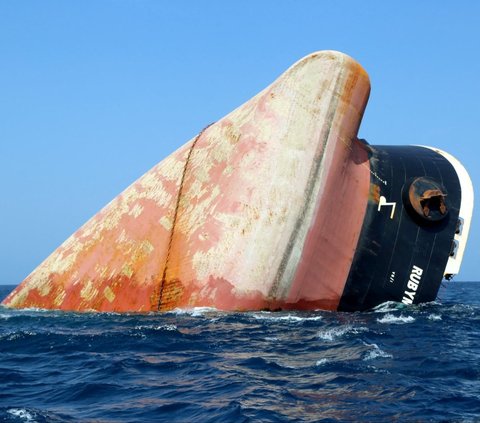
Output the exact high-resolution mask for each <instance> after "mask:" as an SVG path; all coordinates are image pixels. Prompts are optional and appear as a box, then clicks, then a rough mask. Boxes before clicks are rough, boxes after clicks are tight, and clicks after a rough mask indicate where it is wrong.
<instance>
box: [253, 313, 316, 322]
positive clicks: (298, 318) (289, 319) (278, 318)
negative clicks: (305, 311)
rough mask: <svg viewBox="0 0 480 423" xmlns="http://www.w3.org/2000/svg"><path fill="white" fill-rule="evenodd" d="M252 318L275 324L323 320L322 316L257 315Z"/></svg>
mask: <svg viewBox="0 0 480 423" xmlns="http://www.w3.org/2000/svg"><path fill="white" fill-rule="evenodd" d="M252 317H253V318H255V319H257V320H272V321H275V322H282V321H286V322H306V321H317V320H321V319H322V316H310V317H301V316H295V315H293V314H287V315H283V316H278V315H275V314H274V313H255V314H253V315H252Z"/></svg>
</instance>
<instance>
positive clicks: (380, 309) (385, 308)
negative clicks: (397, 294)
mask: <svg viewBox="0 0 480 423" xmlns="http://www.w3.org/2000/svg"><path fill="white" fill-rule="evenodd" d="M404 308H405V304H403V303H398V302H396V301H386V302H384V303H382V304H379V305H378V306H376V307H374V308H373V309H372V311H373V312H374V313H388V312H390V311H397V310H402V309H404Z"/></svg>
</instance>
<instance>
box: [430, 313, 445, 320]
mask: <svg viewBox="0 0 480 423" xmlns="http://www.w3.org/2000/svg"><path fill="white" fill-rule="evenodd" d="M427 319H428V320H433V321H436V320H442V316H440V314H433V313H432V314H429V315H428V316H427Z"/></svg>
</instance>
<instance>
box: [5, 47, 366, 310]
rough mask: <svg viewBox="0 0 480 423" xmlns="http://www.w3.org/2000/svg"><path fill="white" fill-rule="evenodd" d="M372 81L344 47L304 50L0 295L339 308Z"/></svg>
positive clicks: (130, 303)
mask: <svg viewBox="0 0 480 423" xmlns="http://www.w3.org/2000/svg"><path fill="white" fill-rule="evenodd" d="M369 91H370V84H369V79H368V75H367V74H366V72H365V71H364V69H363V68H362V67H361V66H360V65H359V64H358V63H357V62H355V61H354V60H353V59H351V58H350V57H348V56H346V55H344V54H342V53H338V52H333V51H322V52H317V53H314V54H311V55H309V56H307V57H305V58H303V59H302V60H300V61H299V62H297V63H296V64H294V65H293V66H292V67H291V68H290V69H288V70H287V71H286V72H285V73H284V74H283V75H281V76H280V77H279V78H278V79H277V80H276V81H275V82H274V83H273V84H272V85H270V86H269V87H267V88H266V89H265V90H263V91H262V92H260V93H259V94H258V95H256V96H255V97H253V98H252V99H251V100H249V101H248V102H246V103H245V104H244V105H242V106H241V107H239V108H238V109H236V110H234V111H233V112H231V113H230V114H228V115H227V116H225V117H224V118H222V119H221V120H219V121H218V122H216V123H215V124H213V125H211V126H209V127H208V128H206V129H205V130H204V131H203V132H202V133H201V134H200V135H199V136H197V137H195V138H194V139H192V140H191V141H190V142H188V143H186V144H185V145H184V146H183V147H181V148H180V149H178V150H177V151H176V152H174V153H172V154H171V155H170V156H168V157H167V158H165V159H164V160H163V161H161V162H160V163H159V164H157V165H156V166H155V167H154V168H153V169H151V170H150V171H148V172H147V173H146V174H145V175H143V176H142V177H141V178H139V179H138V180H137V181H136V182H135V183H134V184H132V185H131V186H130V187H128V188H127V189H126V190H125V191H124V192H123V193H121V194H120V195H119V196H118V197H116V198H115V199H114V200H113V201H112V202H111V203H109V204H108V205H107V206H106V207H105V208H103V209H102V210H101V211H100V212H99V213H97V214H96V215H95V216H94V217H93V218H92V219H90V220H89V221H88V222H87V223H85V224H84V225H83V226H82V227H81V228H80V229H79V230H78V231H77V232H75V233H74V234H73V235H72V236H71V237H70V238H68V239H67V240H66V241H65V242H64V243H63V244H62V245H61V246H60V247H58V248H57V249H56V250H55V251H54V252H53V253H52V254H51V255H50V256H49V257H48V258H47V259H46V260H45V261H44V262H43V263H41V264H40V265H39V266H38V268H36V269H35V270H34V271H33V272H32V273H31V274H30V275H29V276H28V277H27V278H26V279H25V280H24V281H23V282H22V283H21V284H20V285H19V286H18V287H17V288H16V289H15V290H14V291H13V292H12V293H11V294H10V295H9V296H8V297H7V298H6V299H5V301H4V302H3V304H4V305H6V306H8V307H17V308H25V307H39V308H46V309H61V310H76V311H89V310H97V311H117V312H127V311H130V312H150V311H164V310H170V309H173V308H177V307H183V308H189V307H196V306H211V307H216V308H218V309H223V310H252V309H278V308H295V309H318V308H322V309H331V310H334V309H337V307H338V304H339V301H340V297H341V295H342V292H343V290H344V287H345V281H346V279H347V276H348V272H349V269H350V266H351V263H352V260H353V256H354V253H355V249H356V246H357V243H358V238H359V235H360V231H361V228H362V222H363V220H364V216H365V211H366V207H367V201H368V198H369V194H370V165H369V161H368V151H367V149H366V148H365V147H364V145H363V144H362V143H360V142H358V141H357V140H356V138H357V131H358V128H359V125H360V121H361V118H362V115H363V112H364V109H365V106H366V103H367V99H368V96H369ZM339 198H340V199H341V198H348V199H349V201H348V206H347V204H346V203H344V204H342V203H341V202H339V201H338V199H339Z"/></svg>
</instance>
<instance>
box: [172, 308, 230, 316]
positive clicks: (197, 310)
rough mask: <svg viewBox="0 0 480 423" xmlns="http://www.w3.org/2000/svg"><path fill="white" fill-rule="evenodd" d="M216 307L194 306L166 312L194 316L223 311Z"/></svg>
mask: <svg viewBox="0 0 480 423" xmlns="http://www.w3.org/2000/svg"><path fill="white" fill-rule="evenodd" d="M221 312H222V311H221V310H218V309H217V308H214V307H193V308H175V309H173V310H172V311H168V312H167V313H166V314H174V315H176V316H182V315H188V316H193V317H200V316H204V315H205V314H207V313H221Z"/></svg>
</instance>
